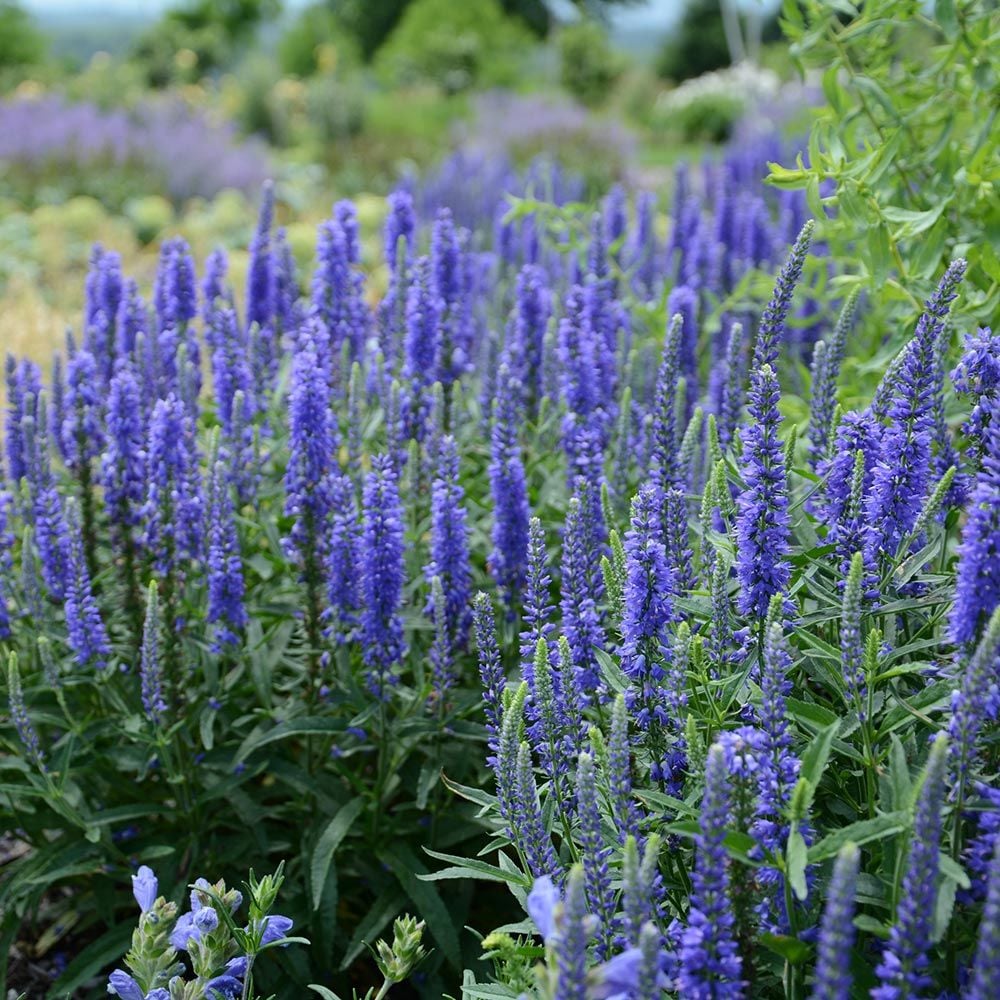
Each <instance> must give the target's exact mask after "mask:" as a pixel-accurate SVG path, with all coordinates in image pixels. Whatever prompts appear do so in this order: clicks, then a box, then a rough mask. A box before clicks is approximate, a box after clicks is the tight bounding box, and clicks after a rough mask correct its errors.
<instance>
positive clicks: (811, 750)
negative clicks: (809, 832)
mask: <svg viewBox="0 0 1000 1000" xmlns="http://www.w3.org/2000/svg"><path fill="white" fill-rule="evenodd" d="M839 729H840V720H839V719H837V720H836V721H835V722H831V723H830V724H829V725H828V726H826V727H825V728H824V729H821V730H820V731H819V733H817V735H816V738H815V739H814V740H813V741H812V742H811V743H810V744H809V746H808V747H807V748H806V752H805V753H804V754H803V755H802V768H801V770H800V771H799V776H800V777H802V778H805V779H806V781H808V782H809V784H810V785H812V787H813V789H815V788H816V786H817V785H818V784H819V781H820V778H822V777H823V771H824V770H825V768H826V763H827V761H828V760H829V758H830V750H831V748H832V747H833V740H834V737H835V736H836V735H837V730H839ZM810 799H811V796H810Z"/></svg>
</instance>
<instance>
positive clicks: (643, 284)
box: [630, 191, 659, 299]
mask: <svg viewBox="0 0 1000 1000" xmlns="http://www.w3.org/2000/svg"><path fill="white" fill-rule="evenodd" d="M655 216H656V195H655V194H653V193H652V192H650V191H641V192H640V193H639V194H638V196H637V197H636V200H635V230H634V231H633V234H632V244H631V252H630V258H631V260H630V264H631V267H632V287H633V289H634V290H635V292H636V293H637V294H638V295H640V296H641V297H642V298H644V299H648V298H650V297H651V296H652V294H653V289H654V287H655V285H656V277H657V275H656V263H657V257H658V256H659V248H658V246H657V241H656V228H655V221H656V219H655Z"/></svg>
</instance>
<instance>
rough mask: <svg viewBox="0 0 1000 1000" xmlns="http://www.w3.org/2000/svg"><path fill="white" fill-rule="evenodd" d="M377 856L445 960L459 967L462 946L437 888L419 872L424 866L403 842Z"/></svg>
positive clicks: (454, 966)
mask: <svg viewBox="0 0 1000 1000" xmlns="http://www.w3.org/2000/svg"><path fill="white" fill-rule="evenodd" d="M378 857H379V860H380V861H382V862H383V863H384V864H386V865H387V866H388V867H389V870H390V871H391V872H392V873H393V875H395V876H396V878H397V879H398V880H399V884H400V885H401V886H402V887H403V889H404V890H405V892H406V895H407V896H409V897H410V900H411V901H412V902H413V905H414V906H415V907H416V908H417V910H418V911H419V915H420V917H421V918H422V919H423V920H425V921H426V922H427V930H428V931H430V933H431V935H432V936H433V937H434V939H435V940H436V941H437V943H438V944H439V945H440V946H441V952H442V953H443V955H444V957H445V959H446V960H447V962H448V964H449V965H451V966H452V967H453V968H455V969H460V968H461V967H462V949H461V947H460V946H459V943H458V934H457V933H456V932H455V925H454V924H453V923H452V920H451V914H449V912H448V908H447V907H446V906H445V905H444V900H442V899H441V896H440V895H439V893H438V891H437V889H435V888H434V886H432V885H430V884H429V883H427V882H424V881H422V880H421V879H420V878H419V876H420V875H421V874H426V873H427V870H426V868H424V866H423V865H422V864H421V863H420V860H419V859H418V858H417V856H416V855H415V854H413V852H412V851H410V849H409V848H408V847H407V846H406V845H405V844H402V843H400V844H397V845H396V846H395V848H392V849H383V850H381V851H379V853H378Z"/></svg>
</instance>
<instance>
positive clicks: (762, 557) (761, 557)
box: [736, 365, 791, 618]
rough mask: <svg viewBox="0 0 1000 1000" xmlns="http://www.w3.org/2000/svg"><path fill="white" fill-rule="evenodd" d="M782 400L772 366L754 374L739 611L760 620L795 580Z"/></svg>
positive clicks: (741, 507) (739, 530)
mask: <svg viewBox="0 0 1000 1000" xmlns="http://www.w3.org/2000/svg"><path fill="white" fill-rule="evenodd" d="M780 395H781V391H780V389H779V388H778V380H777V378H776V377H775V375H774V372H773V370H772V369H771V367H770V365H765V366H764V367H763V368H758V369H755V371H754V372H753V375H752V376H751V387H750V414H751V416H752V417H753V421H754V422H753V423H752V424H751V425H750V426H749V427H747V428H744V430H743V458H742V463H741V464H742V470H741V471H742V474H743V482H744V484H745V486H744V489H743V492H742V493H741V494H740V495H739V497H738V498H737V506H738V514H737V518H736V540H737V544H736V551H737V561H736V575H737V576H738V577H739V581H740V595H739V609H740V612H741V613H742V614H744V615H754V616H756V617H758V618H763V617H764V615H766V614H767V609H768V605H769V604H770V602H771V598H772V597H773V596H774V595H775V594H780V593H783V592H784V591H785V589H786V588H787V586H788V581H789V579H790V576H791V567H790V565H789V563H788V551H789V537H788V536H789V528H788V525H789V517H788V484H787V481H786V472H785V461H784V450H783V447H782V443H781V440H780V438H779V437H778V427H779V426H780V423H781V416H780V414H779V413H778V399H779V397H780Z"/></svg>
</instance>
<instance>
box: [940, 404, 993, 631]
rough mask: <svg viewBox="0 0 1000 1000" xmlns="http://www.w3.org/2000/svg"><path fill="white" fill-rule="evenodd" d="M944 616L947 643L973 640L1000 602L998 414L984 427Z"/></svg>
mask: <svg viewBox="0 0 1000 1000" xmlns="http://www.w3.org/2000/svg"><path fill="white" fill-rule="evenodd" d="M968 512H969V513H968V519H967V520H966V522H965V525H964V526H963V528H962V541H961V544H960V545H959V547H958V568H957V570H956V573H955V603H954V605H953V606H952V609H951V614H950V617H949V621H948V631H949V634H950V637H951V640H952V642H954V643H956V644H959V645H969V644H971V643H973V642H975V640H976V637H977V636H978V635H979V632H980V630H981V629H982V627H983V623H984V622H985V621H986V619H987V618H988V616H989V615H990V614H991V613H992V612H993V609H994V608H996V607H997V606H998V605H1000V419H998V420H995V421H993V422H992V423H991V424H990V425H989V427H988V428H987V432H986V435H985V438H984V447H983V452H982V458H981V466H980V469H979V472H978V473H977V475H976V480H975V483H974V485H973V487H972V493H971V495H970V497H969V505H968Z"/></svg>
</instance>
